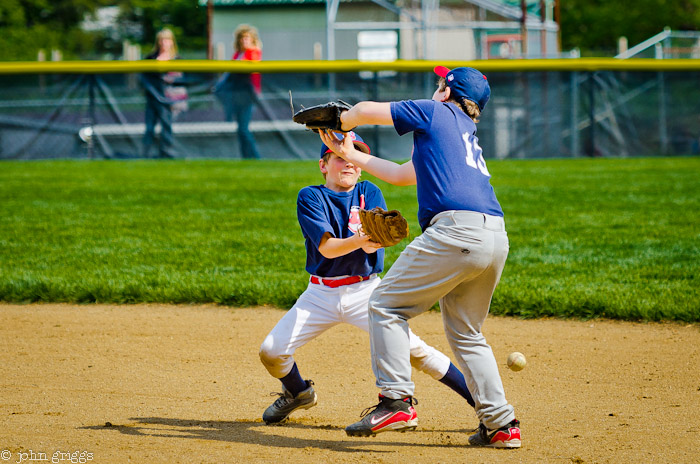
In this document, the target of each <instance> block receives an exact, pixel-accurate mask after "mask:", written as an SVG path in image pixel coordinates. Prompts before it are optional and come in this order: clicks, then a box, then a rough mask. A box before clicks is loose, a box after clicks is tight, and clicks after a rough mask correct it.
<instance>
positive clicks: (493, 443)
mask: <svg viewBox="0 0 700 464" xmlns="http://www.w3.org/2000/svg"><path fill="white" fill-rule="evenodd" d="M469 444H470V445H471V446H486V447H489V448H520V422H519V421H518V420H517V419H515V420H513V421H511V422H510V423H509V424H508V425H506V426H504V427H501V428H500V429H496V430H488V429H487V428H486V426H485V425H484V424H483V423H482V424H479V428H478V429H477V431H476V433H475V434H474V435H472V436H471V437H469Z"/></svg>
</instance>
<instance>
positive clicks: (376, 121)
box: [340, 101, 394, 130]
mask: <svg viewBox="0 0 700 464" xmlns="http://www.w3.org/2000/svg"><path fill="white" fill-rule="evenodd" d="M340 122H341V126H340V127H341V128H342V129H343V130H352V129H353V128H355V127H357V126H362V125H365V124H371V125H374V126H393V125H394V120H393V119H392V117H391V103H380V102H373V101H363V102H360V103H358V104H356V105H355V106H353V107H352V108H350V109H349V110H348V111H343V112H342V113H341V115H340Z"/></svg>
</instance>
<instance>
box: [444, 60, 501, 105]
mask: <svg viewBox="0 0 700 464" xmlns="http://www.w3.org/2000/svg"><path fill="white" fill-rule="evenodd" d="M434 71H435V74H437V75H438V76H440V77H444V78H445V84H447V87H449V88H450V92H451V94H452V96H453V97H456V98H466V99H467V100H470V101H473V102H474V103H476V104H477V105H479V109H480V110H481V111H484V107H485V106H486V102H488V101H489V97H490V96H491V87H490V86H489V81H488V79H486V76H484V75H483V74H481V72H480V71H477V70H476V69H474V68H454V69H448V68H446V67H444V66H435V69H434Z"/></svg>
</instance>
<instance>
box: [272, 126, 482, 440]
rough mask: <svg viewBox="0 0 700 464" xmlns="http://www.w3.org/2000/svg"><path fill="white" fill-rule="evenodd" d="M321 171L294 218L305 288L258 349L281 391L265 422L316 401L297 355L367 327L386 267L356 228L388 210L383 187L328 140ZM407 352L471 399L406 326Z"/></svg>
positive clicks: (442, 360)
mask: <svg viewBox="0 0 700 464" xmlns="http://www.w3.org/2000/svg"><path fill="white" fill-rule="evenodd" d="M345 138H346V139H347V140H348V142H349V143H350V145H351V146H354V147H356V148H357V149H358V150H361V151H362V152H363V153H366V154H369V153H370V149H369V146H367V144H366V143H364V141H363V140H362V138H361V137H360V136H358V135H356V134H355V133H353V132H349V133H348V134H347V135H346V136H345ZM319 168H320V170H321V173H323V176H324V178H325V180H326V181H325V184H324V185H313V186H309V187H305V188H303V189H301V191H300V192H299V195H298V198H297V217H298V219H299V225H300V226H301V230H302V233H303V235H304V238H305V240H306V270H307V272H308V273H309V274H311V278H310V279H309V285H308V287H307V288H306V290H305V291H304V293H302V294H301V296H299V298H298V299H297V301H296V303H295V304H294V306H293V307H292V308H291V309H290V310H289V311H288V312H287V313H286V314H285V315H284V316H283V317H282V319H280V321H279V322H278V323H277V325H276V326H275V327H274V328H273V329H272V331H271V332H270V333H269V334H268V335H267V337H266V338H265V340H264V341H263V343H262V346H261V347H260V360H261V361H262V363H263V365H264V366H265V368H267V370H268V372H269V373H270V374H271V375H272V376H273V377H275V378H277V379H279V380H280V381H281V382H282V390H283V392H282V393H280V394H279V395H280V397H279V398H278V399H277V400H276V401H275V402H274V403H273V404H272V405H271V406H270V407H268V408H267V409H266V410H265V412H264V413H263V420H264V421H265V423H267V424H277V423H280V422H282V421H284V420H285V419H287V418H288V417H289V415H290V414H291V413H292V412H294V411H296V410H297V409H308V408H311V407H313V406H315V405H316V401H317V398H316V392H315V391H314V388H313V385H314V383H313V382H312V381H311V380H304V379H303V378H302V377H301V375H300V374H299V369H298V368H297V365H296V362H295V361H294V358H293V355H294V352H295V351H296V350H297V348H300V347H302V346H304V345H305V344H306V343H308V342H310V341H311V340H313V339H314V338H316V337H318V336H319V335H321V334H322V333H323V332H325V331H326V330H328V329H330V328H331V327H333V326H335V325H338V324H340V323H343V322H346V323H348V324H352V325H354V326H356V327H358V328H360V329H362V330H364V331H366V332H367V331H368V330H369V327H368V319H367V305H368V301H369V297H370V295H371V294H372V292H373V291H374V289H375V288H376V287H377V285H379V283H380V281H381V279H380V278H379V277H378V276H377V274H379V273H380V272H382V270H383V267H384V249H383V248H381V246H380V245H379V244H377V243H374V242H372V241H370V240H369V237H368V236H367V235H364V234H363V233H362V232H361V230H359V228H360V216H359V211H360V209H361V208H365V209H372V208H374V207H376V206H381V207H382V208H385V209H386V202H385V201H384V197H383V195H382V192H381V191H380V190H379V188H378V187H377V186H376V185H374V184H372V183H371V182H369V181H362V182H358V180H359V178H360V175H361V173H362V170H361V169H360V168H359V167H358V166H355V165H354V164H352V163H350V162H347V161H345V160H343V159H342V158H340V157H339V156H337V155H336V154H334V153H333V152H332V151H331V150H329V149H328V147H326V146H325V145H323V146H322V147H321V159H320V160H319ZM368 354H369V353H368ZM406 356H407V357H408V358H409V362H410V363H411V364H412V365H413V366H415V367H416V369H418V370H421V371H423V372H425V373H427V374H429V375H430V376H432V377H433V378H435V379H439V380H440V381H441V382H442V383H444V384H445V385H447V386H449V387H450V388H452V389H453V390H455V391H456V392H457V393H459V394H460V395H462V396H463V397H464V398H465V399H466V400H467V401H468V402H469V403H470V404H472V405H473V404H474V402H473V400H472V398H471V395H470V394H469V390H468V389H467V386H466V383H465V380H464V376H463V375H462V373H461V372H460V371H459V369H457V367H456V366H454V365H453V364H452V363H451V362H450V359H449V358H448V357H447V356H445V355H444V354H443V353H441V352H439V351H438V350H436V349H435V348H433V347H431V346H428V345H427V344H426V343H425V342H424V341H423V340H421V339H420V338H419V337H417V336H416V335H414V334H413V332H411V331H410V330H409V331H408V343H407V345H406ZM408 425H409V427H410V426H411V424H408ZM415 425H416V424H413V425H412V426H413V428H415Z"/></svg>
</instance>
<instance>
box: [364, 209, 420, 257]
mask: <svg viewBox="0 0 700 464" xmlns="http://www.w3.org/2000/svg"><path fill="white" fill-rule="evenodd" d="M360 221H361V222H362V230H363V231H364V233H365V234H366V235H369V237H370V239H371V240H372V241H373V242H376V243H380V244H381V245H382V246H383V247H390V246H394V245H396V244H397V243H399V242H400V241H401V240H403V239H404V238H406V237H408V222H407V221H406V218H404V217H403V216H402V215H401V212H399V211H397V210H395V209H394V210H391V211H386V210H384V209H383V208H380V207H379V206H377V207H376V208H373V209H371V210H366V209H361V210H360Z"/></svg>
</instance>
